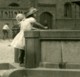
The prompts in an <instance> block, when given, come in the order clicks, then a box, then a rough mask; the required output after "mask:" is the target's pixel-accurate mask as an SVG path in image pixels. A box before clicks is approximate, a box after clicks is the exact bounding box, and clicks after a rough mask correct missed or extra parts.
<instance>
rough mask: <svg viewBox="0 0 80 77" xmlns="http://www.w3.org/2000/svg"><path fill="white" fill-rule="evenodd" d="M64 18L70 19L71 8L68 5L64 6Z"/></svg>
mask: <svg viewBox="0 0 80 77" xmlns="http://www.w3.org/2000/svg"><path fill="white" fill-rule="evenodd" d="M64 17H69V18H71V17H72V6H71V4H70V3H65V5H64Z"/></svg>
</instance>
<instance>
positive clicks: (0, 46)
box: [0, 39, 14, 63]
mask: <svg viewBox="0 0 80 77" xmlns="http://www.w3.org/2000/svg"><path fill="white" fill-rule="evenodd" d="M10 43H11V40H2V39H0V63H8V62H9V63H12V62H14V49H13V48H12V47H11V46H10Z"/></svg>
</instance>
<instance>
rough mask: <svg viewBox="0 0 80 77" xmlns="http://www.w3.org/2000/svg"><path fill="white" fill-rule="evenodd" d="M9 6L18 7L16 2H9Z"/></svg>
mask: <svg viewBox="0 0 80 77" xmlns="http://www.w3.org/2000/svg"><path fill="white" fill-rule="evenodd" d="M9 6H11V7H19V4H17V3H11V4H9Z"/></svg>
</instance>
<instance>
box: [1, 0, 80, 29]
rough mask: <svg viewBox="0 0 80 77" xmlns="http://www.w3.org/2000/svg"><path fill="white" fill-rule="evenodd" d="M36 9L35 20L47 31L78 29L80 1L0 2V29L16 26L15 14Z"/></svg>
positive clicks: (34, 0) (3, 0) (11, 0)
mask: <svg viewBox="0 0 80 77" xmlns="http://www.w3.org/2000/svg"><path fill="white" fill-rule="evenodd" d="M32 6H33V7H36V8H37V9H38V13H37V20H38V21H39V22H40V23H42V24H43V25H44V26H48V28H49V29H63V30H65V29H66V30H78V29H80V0H6V1H5V0H0V29H2V26H3V25H4V24H5V23H9V26H10V28H12V26H13V25H15V24H16V21H15V16H16V14H17V13H23V14H25V15H26V14H27V11H28V8H30V7H32Z"/></svg>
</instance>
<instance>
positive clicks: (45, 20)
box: [40, 12, 53, 29]
mask: <svg viewBox="0 0 80 77" xmlns="http://www.w3.org/2000/svg"><path fill="white" fill-rule="evenodd" d="M52 19H53V16H52V14H50V13H48V12H44V13H42V14H41V15H40V23H41V24H43V25H44V26H47V27H48V28H49V29H52Z"/></svg>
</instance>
